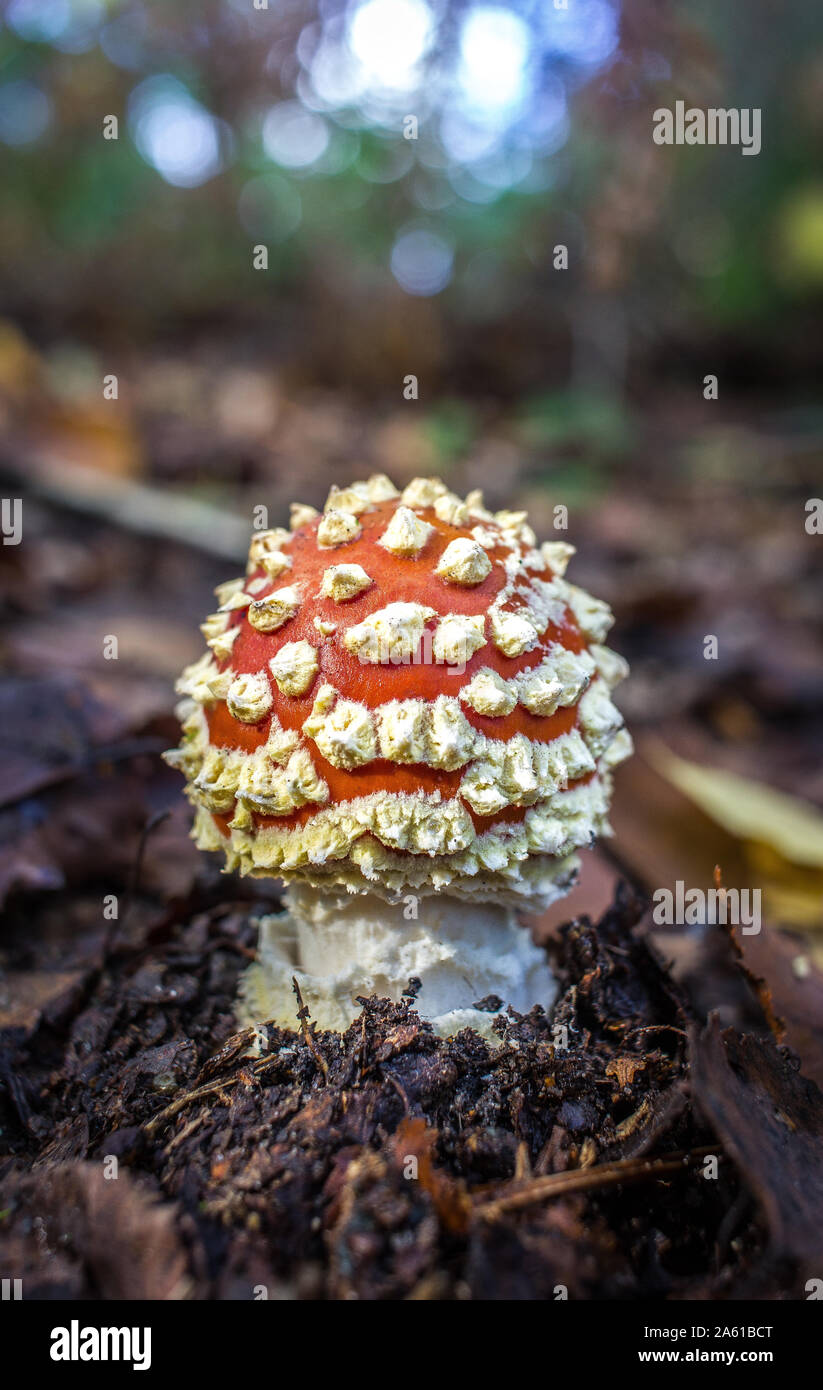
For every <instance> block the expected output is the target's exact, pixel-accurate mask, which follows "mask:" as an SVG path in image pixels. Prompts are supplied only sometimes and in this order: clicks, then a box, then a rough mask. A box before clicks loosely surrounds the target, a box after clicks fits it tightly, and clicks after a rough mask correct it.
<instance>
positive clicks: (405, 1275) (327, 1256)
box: [0, 888, 823, 1299]
mask: <svg viewBox="0 0 823 1390" xmlns="http://www.w3.org/2000/svg"><path fill="white" fill-rule="evenodd" d="M641 910H642V904H641V903H639V902H638V901H636V900H635V899H634V897H633V895H632V894H631V893H630V892H629V890H628V889H626V888H623V889H621V891H620V893H619V894H618V898H617V900H616V902H615V904H614V905H613V907H612V908H611V910H610V911H609V912H607V913H606V914H605V916H604V917H603V919H602V920H601V921H600V922H599V923H598V924H597V926H596V927H594V926H592V925H591V924H590V923H589V922H588V921H587V920H586V919H582V920H579V921H574V922H571V923H569V924H568V925H567V926H566V927H565V928H564V929H563V930H562V932H561V935H560V940H559V943H558V945H557V946H556V947H555V948H552V949H553V950H554V951H555V954H556V968H557V970H558V971H559V974H560V977H561V981H562V987H561V992H560V996H559V999H558V1002H557V1005H556V1007H555V1009H554V1012H553V1015H552V1017H551V1018H547V1017H546V1016H545V1015H544V1014H543V1012H542V1011H541V1010H534V1011H533V1012H532V1013H531V1014H529V1015H528V1016H525V1017H520V1016H512V1017H511V1018H510V1019H509V1020H508V1021H507V1022H505V1023H501V1024H500V1025H499V1026H500V1031H501V1038H502V1043H501V1046H500V1047H499V1048H497V1049H493V1048H490V1047H489V1046H487V1045H486V1043H484V1042H483V1041H482V1040H481V1039H480V1038H479V1037H478V1035H477V1034H475V1033H473V1032H472V1031H469V1030H467V1031H466V1032H463V1033H461V1034H459V1035H458V1036H457V1037H456V1038H454V1039H450V1040H443V1039H441V1038H437V1037H435V1036H433V1035H432V1034H431V1033H430V1031H429V1030H428V1027H427V1025H425V1024H423V1023H421V1021H420V1019H419V1017H418V1016H417V1014H416V1013H415V1010H414V1007H413V1000H412V998H410V999H409V1000H408V1001H407V1002H403V1003H401V1004H398V1005H395V1004H391V1003H389V1002H388V1001H386V1000H379V999H370V1000H364V1001H363V1012H362V1014H361V1016H360V1018H359V1019H358V1020H357V1021H356V1022H355V1023H354V1024H353V1025H352V1027H351V1028H350V1029H349V1030H348V1032H347V1033H345V1034H343V1035H337V1034H332V1033H317V1034H315V1033H314V1032H313V1030H312V1027H311V1024H310V1022H308V1021H306V1020H304V1021H303V1023H302V1025H301V1024H300V1023H299V1022H298V1019H297V1010H298V1004H297V1001H296V1002H295V1014H296V1025H297V1031H295V1032H287V1031H284V1030H282V1029H279V1028H275V1027H273V1026H268V1027H266V1028H264V1029H261V1030H260V1033H259V1034H258V1035H257V1036H256V1037H255V1036H254V1035H253V1034H252V1032H250V1031H245V1032H241V1033H237V1032H236V1031H235V1025H234V1023H233V1014H232V1008H233V1001H234V998H235V994H236V987H237V979H238V975H239V973H240V971H241V970H242V969H243V968H244V967H245V965H246V964H247V960H248V957H249V955H250V954H251V950H252V948H253V944H254V935H255V933H254V928H253V926H252V925H251V923H250V921H249V914H248V911H247V910H246V909H242V907H240V906H235V907H234V908H233V909H232V908H227V907H226V905H225V904H222V905H217V906H213V907H210V908H206V909H205V910H203V911H201V912H199V913H196V914H194V915H193V916H189V917H188V918H187V919H186V920H183V921H179V922H171V923H166V924H165V925H162V924H161V925H160V926H159V927H158V926H155V927H154V929H153V931H151V932H149V933H147V934H146V935H145V936H144V938H143V939H142V940H141V941H139V944H138V945H137V946H135V945H133V944H128V945H126V946H123V947H121V948H120V949H119V950H117V951H115V953H114V954H110V955H109V957H108V958H107V960H106V962H105V964H104V965H103V966H102V968H98V969H97V970H93V971H91V972H90V973H89V972H87V973H86V974H85V975H84V976H81V979H80V982H79V983H78V984H77V985H76V987H75V988H74V989H71V988H69V989H68V992H67V993H64V995H63V996H62V998H61V999H60V1000H59V1002H58V1003H55V1002H53V1001H52V1002H51V1003H50V1004H49V1006H48V1007H47V1008H45V1009H44V1010H43V1011H42V1012H41V1014H40V1016H39V1018H38V1022H37V1025H36V1026H34V1027H32V1028H30V1029H24V1028H10V1029H6V1030H5V1032H4V1033H3V1034H2V1037H3V1040H4V1051H3V1054H2V1057H3V1060H2V1072H0V1078H2V1080H1V1082H0V1113H1V1114H2V1119H1V1120H0V1123H2V1144H3V1148H4V1151H5V1153H6V1155H7V1157H6V1158H4V1159H0V1177H2V1190H3V1199H2V1207H3V1212H2V1220H1V1221H0V1229H1V1230H2V1236H0V1245H2V1252H1V1253H2V1259H0V1264H2V1268H3V1269H4V1271H10V1272H13V1274H14V1275H15V1277H22V1279H23V1281H24V1296H25V1297H26V1298H37V1297H41V1298H45V1297H83V1298H124V1297H137V1298H141V1297H143V1298H168V1297H181V1296H189V1297H194V1298H219V1299H227V1298H233V1299H250V1298H253V1297H261V1296H268V1297H270V1298H275V1297H277V1298H290V1299H294V1298H298V1299H299V1298H303V1299H306V1298H321V1299H323V1298H326V1299H329V1298H330V1299H352V1298H359V1299H404V1298H414V1299H454V1298H457V1299H555V1298H562V1297H569V1298H575V1299H580V1298H603V1297H606V1298H626V1299H634V1298H661V1297H663V1298H694V1297H698V1298H723V1297H733V1298H742V1297H791V1298H798V1297H802V1296H803V1293H802V1289H803V1283H804V1281H805V1279H806V1278H807V1277H809V1273H810V1272H811V1270H812V1264H813V1262H814V1251H813V1244H814V1236H813V1232H814V1229H815V1222H816V1221H817V1220H818V1219H819V1214H820V1210H821V1206H822V1205H823V1202H822V1201H821V1194H822V1193H823V1170H822V1168H821V1160H820V1153H821V1144H820V1140H821V1137H823V1098H821V1095H820V1092H819V1091H818V1090H817V1088H816V1087H815V1086H813V1084H812V1083H810V1082H807V1081H805V1080H803V1079H802V1077H800V1075H799V1073H798V1071H797V1065H796V1060H795V1059H794V1058H793V1055H792V1054H791V1053H789V1052H788V1050H787V1049H785V1048H781V1047H778V1046H777V1045H776V1044H775V1043H774V1042H773V1041H772V1040H771V1039H770V1038H769V1037H768V1036H751V1035H750V1036H746V1037H744V1036H742V1035H740V1034H739V1033H737V1032H735V1031H734V1030H731V1029H730V1030H727V1032H725V1033H721V1031H720V1030H719V1027H718V1026H717V1025H716V1024H715V1023H712V1022H710V1023H709V1025H708V1026H707V1027H705V1028H703V1029H701V1028H700V1027H698V1026H697V1024H696V1023H694V1022H693V1021H692V1019H691V1018H690V1017H689V1013H688V1009H687V1006H686V1005H685V1004H684V1001H683V999H682V997H681V995H680V993H679V991H678V989H677V988H676V987H675V985H674V984H673V982H672V980H671V978H670V976H669V975H668V973H667V971H666V970H665V969H664V968H663V967H662V966H661V965H660V963H659V962H658V961H657V959H656V958H655V957H654V956H653V955H652V953H651V952H650V950H649V948H648V947H647V945H646V944H645V943H644V942H643V941H642V940H640V939H639V938H638V937H637V936H636V935H635V934H634V931H633V927H634V925H635V923H636V922H637V920H638V918H639V916H640V913H641ZM115 1158H116V1160H117V1162H116V1163H115V1162H114V1161H113V1160H114V1159H115ZM615 1164H617V1165H620V1166H618V1167H615ZM115 1174H116V1176H115ZM264 1291H265V1292H264Z"/></svg>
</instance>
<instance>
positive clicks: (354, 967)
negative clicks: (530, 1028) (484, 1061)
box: [240, 885, 557, 1039]
mask: <svg viewBox="0 0 823 1390" xmlns="http://www.w3.org/2000/svg"><path fill="white" fill-rule="evenodd" d="M293 977H296V979H297V982H298V984H299V986H300V990H301V993H302V995H303V1000H304V1003H305V1004H306V1005H307V1006H308V1008H309V1011H310V1014H311V1018H312V1020H313V1021H314V1022H315V1023H316V1024H317V1027H318V1028H319V1029H336V1030H338V1031H342V1030H343V1029H345V1028H348V1026H349V1024H350V1023H351V1022H352V1020H353V1019H355V1018H356V1017H357V1015H358V1014H359V1013H360V1010H361V1006H360V1005H359V1004H358V1003H357V996H358V995H363V996H368V995H372V994H376V995H379V996H380V997H381V998H388V999H393V1000H395V1001H396V1000H399V999H400V997H401V995H402V993H403V991H404V990H405V989H407V987H408V983H409V979H410V978H412V977H416V978H417V979H419V980H420V982H421V988H420V990H419V992H418V994H417V997H416V999H415V1001H414V1006H415V1008H416V1009H417V1011H418V1012H419V1014H420V1015H421V1017H422V1018H424V1019H428V1021H429V1022H430V1023H431V1024H432V1026H433V1027H434V1030H435V1032H437V1033H440V1034H441V1035H443V1036H446V1035H448V1034H451V1033H455V1032H457V1031H458V1030H459V1029H460V1028H467V1027H471V1028H475V1029H477V1031H478V1032H480V1033H482V1034H483V1035H484V1036H486V1037H491V1038H495V1039H496V1034H493V1033H492V1032H491V1023H492V1021H493V1019H494V1017H495V1013H494V1011H491V1012H489V1011H488V1010H486V1009H483V1010H481V1009H476V1008H474V1007H473V1006H474V1005H475V1004H476V1003H478V1002H479V1001H482V1000H485V999H486V998H487V997H488V996H489V995H496V996H497V997H498V998H499V999H500V1000H502V1006H503V1008H504V1009H505V1007H506V1006H508V1005H511V1006H512V1007H513V1008H515V1009H517V1010H518V1012H520V1013H527V1012H528V1011H529V1009H531V1008H532V1007H533V1006H534V1005H535V1004H542V1005H543V1007H544V1008H546V1009H548V1008H549V1006H550V1005H551V1003H552V1001H553V1000H554V997H555V994H556V992H557V986H556V982H555V979H554V976H553V974H552V972H551V969H550V967H549V964H548V961H547V958H546V954H545V952H544V951H542V950H541V949H540V948H539V947H537V946H535V945H534V943H533V942H532V940H531V938H530V936H529V933H528V931H527V929H526V928H525V927H524V926H522V925H521V924H520V922H519V920H518V918H517V915H516V913H515V912H514V911H513V910H512V909H511V908H509V907H503V906H500V905H498V904H495V903H475V902H465V901H463V900H462V899H460V898H456V897H449V896H448V895H446V894H434V895H430V896H426V897H420V898H417V897H413V896H409V897H406V898H404V899H402V900H401V901H400V902H398V903H397V904H389V903H386V902H384V901H382V900H381V899H380V898H377V897H374V896H372V895H360V896H350V895H348V894H345V893H344V894H342V895H335V894H334V893H332V894H329V893H324V892H322V891H321V890H320V889H315V888H312V887H307V886H303V885H301V886H299V887H297V886H292V887H291V888H290V889H289V890H288V891H287V893H286V911H285V912H284V913H281V914H278V915H277V916H271V917H264V918H262V920H261V923H260V941H259V948H258V959H257V963H256V964H255V965H253V966H252V967H251V968H250V969H249V970H248V971H247V973H246V975H245V977H244V979H243V982H242V985H241V1004H240V1014H241V1018H242V1021H243V1022H244V1023H246V1024H249V1023H261V1022H265V1021H268V1020H273V1021H274V1022H276V1023H278V1024H280V1026H281V1027H285V1028H295V1027H296V1026H297V1001H296V998H295V994H294V989H293V986H292V978H293Z"/></svg>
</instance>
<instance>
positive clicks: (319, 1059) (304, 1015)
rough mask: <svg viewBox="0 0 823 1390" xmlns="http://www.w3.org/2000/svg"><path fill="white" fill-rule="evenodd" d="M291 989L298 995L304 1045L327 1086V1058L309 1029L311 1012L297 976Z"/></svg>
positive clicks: (298, 1011)
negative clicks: (305, 1001)
mask: <svg viewBox="0 0 823 1390" xmlns="http://www.w3.org/2000/svg"><path fill="white" fill-rule="evenodd" d="M291 987H292V989H293V990H294V992H295V994H296V995H297V1004H298V1008H297V1017H298V1019H299V1020H300V1029H301V1032H302V1034H303V1041H304V1043H305V1044H306V1047H307V1048H308V1049H309V1051H310V1053H311V1055H312V1057H313V1058H314V1060H315V1062H316V1063H317V1065H318V1066H319V1068H320V1070H321V1071H322V1073H323V1085H324V1086H325V1084H326V1081H327V1079H328V1075H329V1067H328V1063H327V1061H326V1059H325V1057H324V1056H323V1053H322V1052H321V1051H320V1048H319V1047H318V1046H317V1043H316V1042H315V1039H314V1034H313V1033H312V1031H311V1029H310V1028H309V1025H308V1021H307V1020H308V1018H309V1010H308V1008H307V1007H306V1005H305V1004H304V1003H303V996H302V994H301V993H300V986H299V984H298V983H297V976H296V975H292V977H291Z"/></svg>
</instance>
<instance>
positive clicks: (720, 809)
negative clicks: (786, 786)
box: [652, 745, 823, 869]
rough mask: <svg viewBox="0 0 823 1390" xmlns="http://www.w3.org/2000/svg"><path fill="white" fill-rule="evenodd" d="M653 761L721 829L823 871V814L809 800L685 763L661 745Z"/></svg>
mask: <svg viewBox="0 0 823 1390" xmlns="http://www.w3.org/2000/svg"><path fill="white" fill-rule="evenodd" d="M652 757H653V760H654V762H655V764H656V766H657V767H658V770H659V771H660V773H661V774H662V776H664V777H665V778H666V779H667V780H668V781H669V782H672V783H673V784H674V785H675V786H676V787H678V788H679V789H680V791H682V792H683V793H684V794H685V795H686V796H688V797H689V798H690V799H691V800H692V801H694V802H696V803H697V805H698V806H699V807H700V808H701V810H703V811H705V812H706V814H707V815H709V816H711V818H712V820H715V821H717V823H718V825H722V826H723V828H724V830H728V831H730V832H731V834H733V835H736V836H737V837H738V838H739V839H741V840H751V841H753V842H755V843H764V844H767V845H771V846H772V848H773V849H775V850H777V852H778V853H779V854H782V855H783V857H784V858H785V859H788V860H790V861H791V862H792V863H793V864H802V865H806V866H810V867H813V868H818V869H823V813H821V812H820V811H818V810H817V808H816V807H814V806H812V805H811V804H810V803H809V802H806V801H800V800H799V799H798V798H797V797H793V796H787V794H786V793H785V792H779V791H776V790H775V788H774V787H768V786H765V785H764V784H763V783H762V782H756V781H754V780H753V779H752V778H750V777H740V776H739V775H738V774H737V773H736V772H726V771H725V770H724V769H723V768H714V767H701V766H699V765H698V764H697V763H689V762H686V760H685V759H684V758H678V757H677V756H676V755H675V754H674V753H670V752H669V750H668V749H667V748H663V747H662V745H661V746H660V748H659V749H658V750H655V752H654V753H653V754H652Z"/></svg>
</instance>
